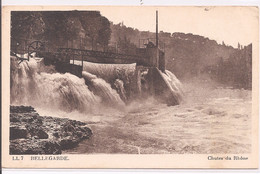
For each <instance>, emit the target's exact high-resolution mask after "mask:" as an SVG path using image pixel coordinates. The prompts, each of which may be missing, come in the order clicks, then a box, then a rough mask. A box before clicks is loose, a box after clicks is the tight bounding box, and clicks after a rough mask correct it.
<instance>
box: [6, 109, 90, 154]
mask: <svg viewBox="0 0 260 174" xmlns="http://www.w3.org/2000/svg"><path fill="white" fill-rule="evenodd" d="M91 135H92V131H91V129H89V128H88V127H87V126H86V123H83V122H80V121H76V120H70V119H66V118H55V117H47V116H40V115H39V114H38V113H37V112H36V111H35V110H34V108H33V107H31V106H11V107H10V154H13V155H14V154H61V153H62V150H65V149H70V148H73V147H75V146H77V145H78V143H79V142H80V141H82V140H83V139H88V138H89V137H90V136H91Z"/></svg>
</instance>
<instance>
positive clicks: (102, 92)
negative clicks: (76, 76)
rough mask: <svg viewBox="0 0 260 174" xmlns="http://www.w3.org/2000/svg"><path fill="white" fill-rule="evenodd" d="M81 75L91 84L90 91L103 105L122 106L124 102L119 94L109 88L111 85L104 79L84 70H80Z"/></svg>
mask: <svg viewBox="0 0 260 174" xmlns="http://www.w3.org/2000/svg"><path fill="white" fill-rule="evenodd" d="M82 76H83V77H84V78H85V80H86V81H87V82H88V84H90V85H91V91H93V93H94V94H95V95H97V96H99V97H101V99H102V100H101V101H102V103H103V104H104V105H107V106H113V107H114V106H116V107H122V106H124V102H123V101H122V100H121V98H120V96H119V94H118V93H117V92H116V90H114V89H112V88H111V85H110V84H108V83H107V82H106V81H105V80H103V79H101V78H98V77H97V76H95V75H93V74H90V73H88V72H86V71H83V72H82Z"/></svg>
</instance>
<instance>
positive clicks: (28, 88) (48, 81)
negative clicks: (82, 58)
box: [11, 58, 101, 112]
mask: <svg viewBox="0 0 260 174" xmlns="http://www.w3.org/2000/svg"><path fill="white" fill-rule="evenodd" d="M40 65H41V61H37V60H35V59H33V58H32V59H30V61H23V62H22V63H21V64H20V65H17V61H16V60H13V59H12V61H11V66H12V67H18V68H17V71H14V72H13V73H12V76H11V81H12V86H11V91H12V92H11V104H17V105H31V106H34V107H36V108H37V107H46V108H49V109H53V110H55V109H59V110H65V111H72V110H78V111H81V112H84V111H87V112H89V111H92V110H93V109H95V107H96V106H97V105H98V104H99V103H100V102H101V100H100V98H99V97H98V96H95V95H94V94H93V93H92V92H91V91H90V90H89V89H88V86H87V85H86V84H85V81H84V79H80V78H78V77H76V76H74V75H72V74H69V73H65V74H60V73H52V74H51V73H46V72H39V71H38V70H40V68H39V66H40ZM12 69H14V68H12Z"/></svg>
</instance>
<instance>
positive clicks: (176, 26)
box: [93, 6, 258, 47]
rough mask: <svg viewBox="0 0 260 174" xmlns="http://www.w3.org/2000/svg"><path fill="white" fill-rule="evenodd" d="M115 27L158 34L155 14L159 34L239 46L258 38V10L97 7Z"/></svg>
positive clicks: (252, 8) (234, 8)
mask: <svg viewBox="0 0 260 174" xmlns="http://www.w3.org/2000/svg"><path fill="white" fill-rule="evenodd" d="M93 9H96V10H99V11H100V12H101V14H102V15H103V16H105V17H107V18H108V19H109V20H110V21H112V22H113V23H115V24H118V23H120V22H124V25H126V26H127V27H132V28H137V29H139V30H141V31H151V32H155V13H156V10H158V13H159V31H161V30H162V31H164V32H170V33H173V32H183V33H193V34H197V35H201V36H204V37H208V38H209V39H213V40H216V41H217V42H218V43H222V41H224V42H225V44H227V45H231V46H233V47H237V45H238V42H239V43H240V44H241V45H248V44H250V43H252V42H253V41H254V40H255V39H256V38H258V9H257V8H256V7H205V6H204V7H176V6H175V7H173V6H172V7H165V6H164V7H163V6H161V7H140V6H139V7H137V6H132V7H129V6H128V7H124V6H121V7H119V6H118V7H98V8H97V7H96V8H95V7H93Z"/></svg>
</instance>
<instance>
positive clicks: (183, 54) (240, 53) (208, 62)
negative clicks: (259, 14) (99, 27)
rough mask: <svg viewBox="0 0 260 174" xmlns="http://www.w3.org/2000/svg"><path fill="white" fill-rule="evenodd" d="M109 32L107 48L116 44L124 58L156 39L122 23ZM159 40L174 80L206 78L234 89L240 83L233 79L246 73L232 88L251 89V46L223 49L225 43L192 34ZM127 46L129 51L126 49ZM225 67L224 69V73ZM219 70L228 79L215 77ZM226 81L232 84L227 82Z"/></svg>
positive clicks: (169, 35)
mask: <svg viewBox="0 0 260 174" xmlns="http://www.w3.org/2000/svg"><path fill="white" fill-rule="evenodd" d="M110 28H111V31H112V33H111V39H110V44H115V43H116V44H117V48H118V50H119V52H122V53H126V54H134V52H133V51H132V50H133V47H140V46H142V39H147V38H152V39H154V38H155V33H153V32H149V31H139V30H138V29H134V28H131V27H126V26H125V25H123V24H122V23H119V24H113V23H111V24H110ZM140 39H141V41H140ZM159 40H160V42H159V46H160V47H162V48H163V47H164V48H163V49H165V56H166V68H167V69H168V70H170V71H172V72H173V73H174V74H175V75H176V76H177V77H179V78H181V79H183V78H192V77H196V76H198V75H201V74H208V75H210V77H211V78H213V79H214V80H217V81H220V82H222V83H227V82H228V83H230V84H231V85H233V86H234V84H233V83H240V82H239V80H237V79H236V78H238V77H239V78H242V75H241V73H245V74H246V73H247V74H246V75H245V76H246V77H243V78H246V79H243V80H242V81H243V82H241V83H243V84H238V85H237V84H236V85H235V86H239V87H245V88H250V84H249V83H251V82H249V81H251V76H252V75H251V74H250V73H251V67H252V65H251V63H250V62H252V60H251V59H252V50H251V49H252V48H251V47H252V45H251V46H244V47H243V46H241V45H240V44H239V43H238V48H233V47H232V46H228V45H226V44H225V43H224V41H223V42H222V44H218V43H217V42H216V41H215V40H211V39H209V38H207V37H203V36H199V35H193V34H191V33H188V34H185V33H180V32H177V33H167V32H163V31H160V33H159ZM127 46H128V47H130V48H131V49H127V48H126V47H127ZM232 62H233V64H232ZM239 62H240V63H239ZM242 62H243V63H242ZM245 62H247V63H245ZM224 64H225V67H226V68H225V69H223V68H224ZM229 64H230V65H229ZM220 66H222V67H220ZM220 69H221V71H224V72H226V73H221V74H225V76H230V77H229V78H227V79H225V77H220V76H221V74H220V73H218V72H219V71H220ZM234 69H236V70H234ZM240 69H244V71H243V72H241V71H239V70H240ZM229 79H233V80H232V81H231V82H230V81H229ZM233 81H236V82H233Z"/></svg>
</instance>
